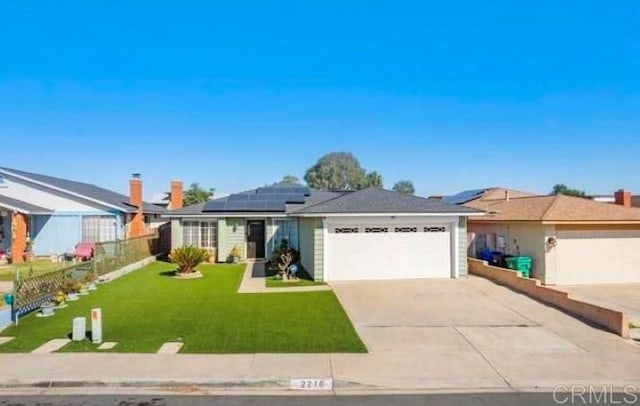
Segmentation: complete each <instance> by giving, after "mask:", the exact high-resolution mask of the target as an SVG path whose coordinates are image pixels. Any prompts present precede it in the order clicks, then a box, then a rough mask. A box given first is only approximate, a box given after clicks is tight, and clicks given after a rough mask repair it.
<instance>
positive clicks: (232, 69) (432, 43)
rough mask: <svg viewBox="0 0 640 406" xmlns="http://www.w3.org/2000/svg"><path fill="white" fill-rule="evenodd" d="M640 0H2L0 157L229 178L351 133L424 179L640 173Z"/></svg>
mask: <svg viewBox="0 0 640 406" xmlns="http://www.w3.org/2000/svg"><path fill="white" fill-rule="evenodd" d="M638 21H640V3H638V2H636V1H624V0H620V1H610V0H608V1H587V2H584V1H580V2H578V1H543V0H542V1H535V2H533V1H532V2H512V1H506V0H505V1H488V2H478V1H457V2H456V1H452V2H428V1H415V2H410V1H393V2H391V1H384V2H375V1H329V0H325V1H321V2H319V1H315V2H311V1H290V2H286V1H268V0H261V1H250V2H248V1H241V0H233V1H225V2H219V1H213V0H210V1H198V2H196V1H180V2H175V1H172V2H168V1H167V2H163V1H160V0H155V1H135V2H134V1H128V2H124V1H113V0H112V1H105V2H100V1H92V2H85V1H77V2H67V1H60V2H35V1H34V2H30V1H19V2H2V3H1V4H0V50H1V52H0V142H1V144H0V145H1V146H0V148H1V150H2V152H3V153H2V158H1V160H2V165H3V166H9V167H15V168H18V169H22V170H27V171H34V172H41V173H47V174H51V175H56V176H61V177H68V178H71V179H76V180H82V181H88V182H92V183H97V184H100V185H103V186H105V187H108V188H111V189H115V190H120V191H126V190H127V182H128V178H129V175H130V174H131V173H132V172H141V173H142V175H143V179H144V181H145V194H146V196H147V197H149V196H150V195H151V194H152V193H154V192H159V191H161V190H164V189H166V187H167V185H168V183H169V181H170V180H171V179H174V178H177V179H182V180H184V181H185V182H186V183H190V182H194V181H197V182H200V183H201V184H203V185H204V186H206V187H215V188H216V189H217V190H219V191H221V192H232V191H236V190H240V189H247V188H252V187H254V186H258V185H263V184H265V183H268V182H273V181H276V180H278V179H280V178H281V177H282V175H285V174H294V175H297V176H299V177H301V178H302V176H303V175H304V172H305V170H306V169H307V168H308V167H309V166H311V165H312V164H313V163H314V162H315V161H316V160H317V158H318V157H320V156H321V155H323V154H324V153H326V152H330V151H351V152H353V153H354V154H355V155H356V156H357V157H358V158H359V159H360V161H361V164H362V165H363V166H364V167H365V168H367V169H370V170H378V171H379V172H381V173H382V174H383V176H384V179H385V186H387V187H391V186H392V184H393V183H394V182H395V181H396V180H398V179H404V178H407V179H411V180H413V182H414V183H415V185H416V188H417V191H418V193H419V194H423V195H430V194H449V193H455V192H457V191H459V190H462V189H468V188H477V187H484V186H492V185H504V186H511V187H514V188H519V189H524V190H531V191H536V192H548V191H549V190H550V189H551V187H552V186H553V185H554V184H555V183H559V182H564V183H566V184H568V185H569V186H573V187H577V188H580V189H585V190H587V191H588V192H590V193H608V192H612V191H613V190H614V189H617V188H620V187H626V188H629V189H631V190H633V191H636V192H640V176H639V175H640V159H639V156H640V23H638Z"/></svg>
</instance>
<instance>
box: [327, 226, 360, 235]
mask: <svg viewBox="0 0 640 406" xmlns="http://www.w3.org/2000/svg"><path fill="white" fill-rule="evenodd" d="M358 231H360V230H359V229H358V227H336V228H334V229H333V232H334V233H336V234H354V233H357V232H358Z"/></svg>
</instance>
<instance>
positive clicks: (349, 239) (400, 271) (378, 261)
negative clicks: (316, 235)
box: [326, 224, 451, 281]
mask: <svg viewBox="0 0 640 406" xmlns="http://www.w3.org/2000/svg"><path fill="white" fill-rule="evenodd" d="M428 226H429V227H432V226H433V225H428ZM355 227H356V226H354V228H355ZM357 227H358V231H359V232H358V233H353V232H350V233H345V232H341V231H345V230H344V228H345V227H344V226H341V227H340V228H341V230H335V229H330V232H329V236H328V242H327V247H326V249H327V269H328V279H329V280H330V281H340V280H376V279H413V278H448V277H450V276H451V234H450V232H449V230H448V228H447V227H446V226H443V225H439V227H443V228H444V230H445V231H444V232H424V228H423V227H424V225H422V226H420V227H417V226H415V227H414V226H411V227H409V230H411V231H412V229H417V231H416V232H395V229H396V228H395V227H396V226H395V225H393V224H391V225H377V224H372V225H360V226H357ZM398 227H401V226H398ZM406 227H407V226H405V225H402V228H403V229H406ZM367 228H369V229H370V231H371V230H372V229H374V228H375V229H378V228H385V229H387V232H368V233H367V232H364V231H365V229H367ZM335 231H338V232H335Z"/></svg>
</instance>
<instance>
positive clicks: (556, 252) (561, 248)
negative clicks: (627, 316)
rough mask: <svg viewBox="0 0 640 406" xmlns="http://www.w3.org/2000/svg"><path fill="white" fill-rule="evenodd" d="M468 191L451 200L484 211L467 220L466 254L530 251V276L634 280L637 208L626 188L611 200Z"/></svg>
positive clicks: (639, 226)
mask: <svg viewBox="0 0 640 406" xmlns="http://www.w3.org/2000/svg"><path fill="white" fill-rule="evenodd" d="M496 189H497V188H496ZM470 192H472V191H470ZM470 192H466V195H463V194H459V195H457V196H458V201H457V202H456V203H457V204H462V205H464V206H466V207H471V208H476V209H481V210H484V211H486V215H485V216H482V217H470V218H469V220H468V232H469V236H468V241H469V255H470V256H474V257H477V256H478V253H479V252H481V251H482V250H485V249H491V250H496V251H502V252H504V253H506V254H511V255H526V256H530V257H531V258H532V259H533V277H534V278H537V279H540V280H541V281H542V282H543V283H545V284H550V285H554V284H596V283H629V282H640V209H638V208H633V207H631V205H630V201H631V199H630V193H629V192H628V191H618V192H617V193H616V196H617V198H616V202H617V204H612V203H600V202H595V201H593V200H589V199H584V198H577V197H569V196H563V195H558V196H549V195H543V196H535V195H531V194H529V195H528V196H527V195H525V196H522V194H519V195H520V196H521V197H515V196H516V195H518V193H514V191H511V190H508V189H501V190H498V191H495V190H493V191H491V192H490V193H487V192H484V193H478V191H475V192H476V193H470ZM464 196H466V198H465V197H464ZM487 196H490V197H491V198H486V197H487ZM500 196H501V197H500ZM465 199H466V201H461V200H465Z"/></svg>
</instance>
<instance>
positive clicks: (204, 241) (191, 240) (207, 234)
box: [182, 220, 218, 248]
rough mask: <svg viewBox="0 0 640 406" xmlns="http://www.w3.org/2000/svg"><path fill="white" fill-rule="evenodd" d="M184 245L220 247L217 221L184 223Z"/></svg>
mask: <svg viewBox="0 0 640 406" xmlns="http://www.w3.org/2000/svg"><path fill="white" fill-rule="evenodd" d="M182 245H195V246H196V247H200V248H216V247H217V246H218V222H217V221H215V220H214V221H183V222H182Z"/></svg>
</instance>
